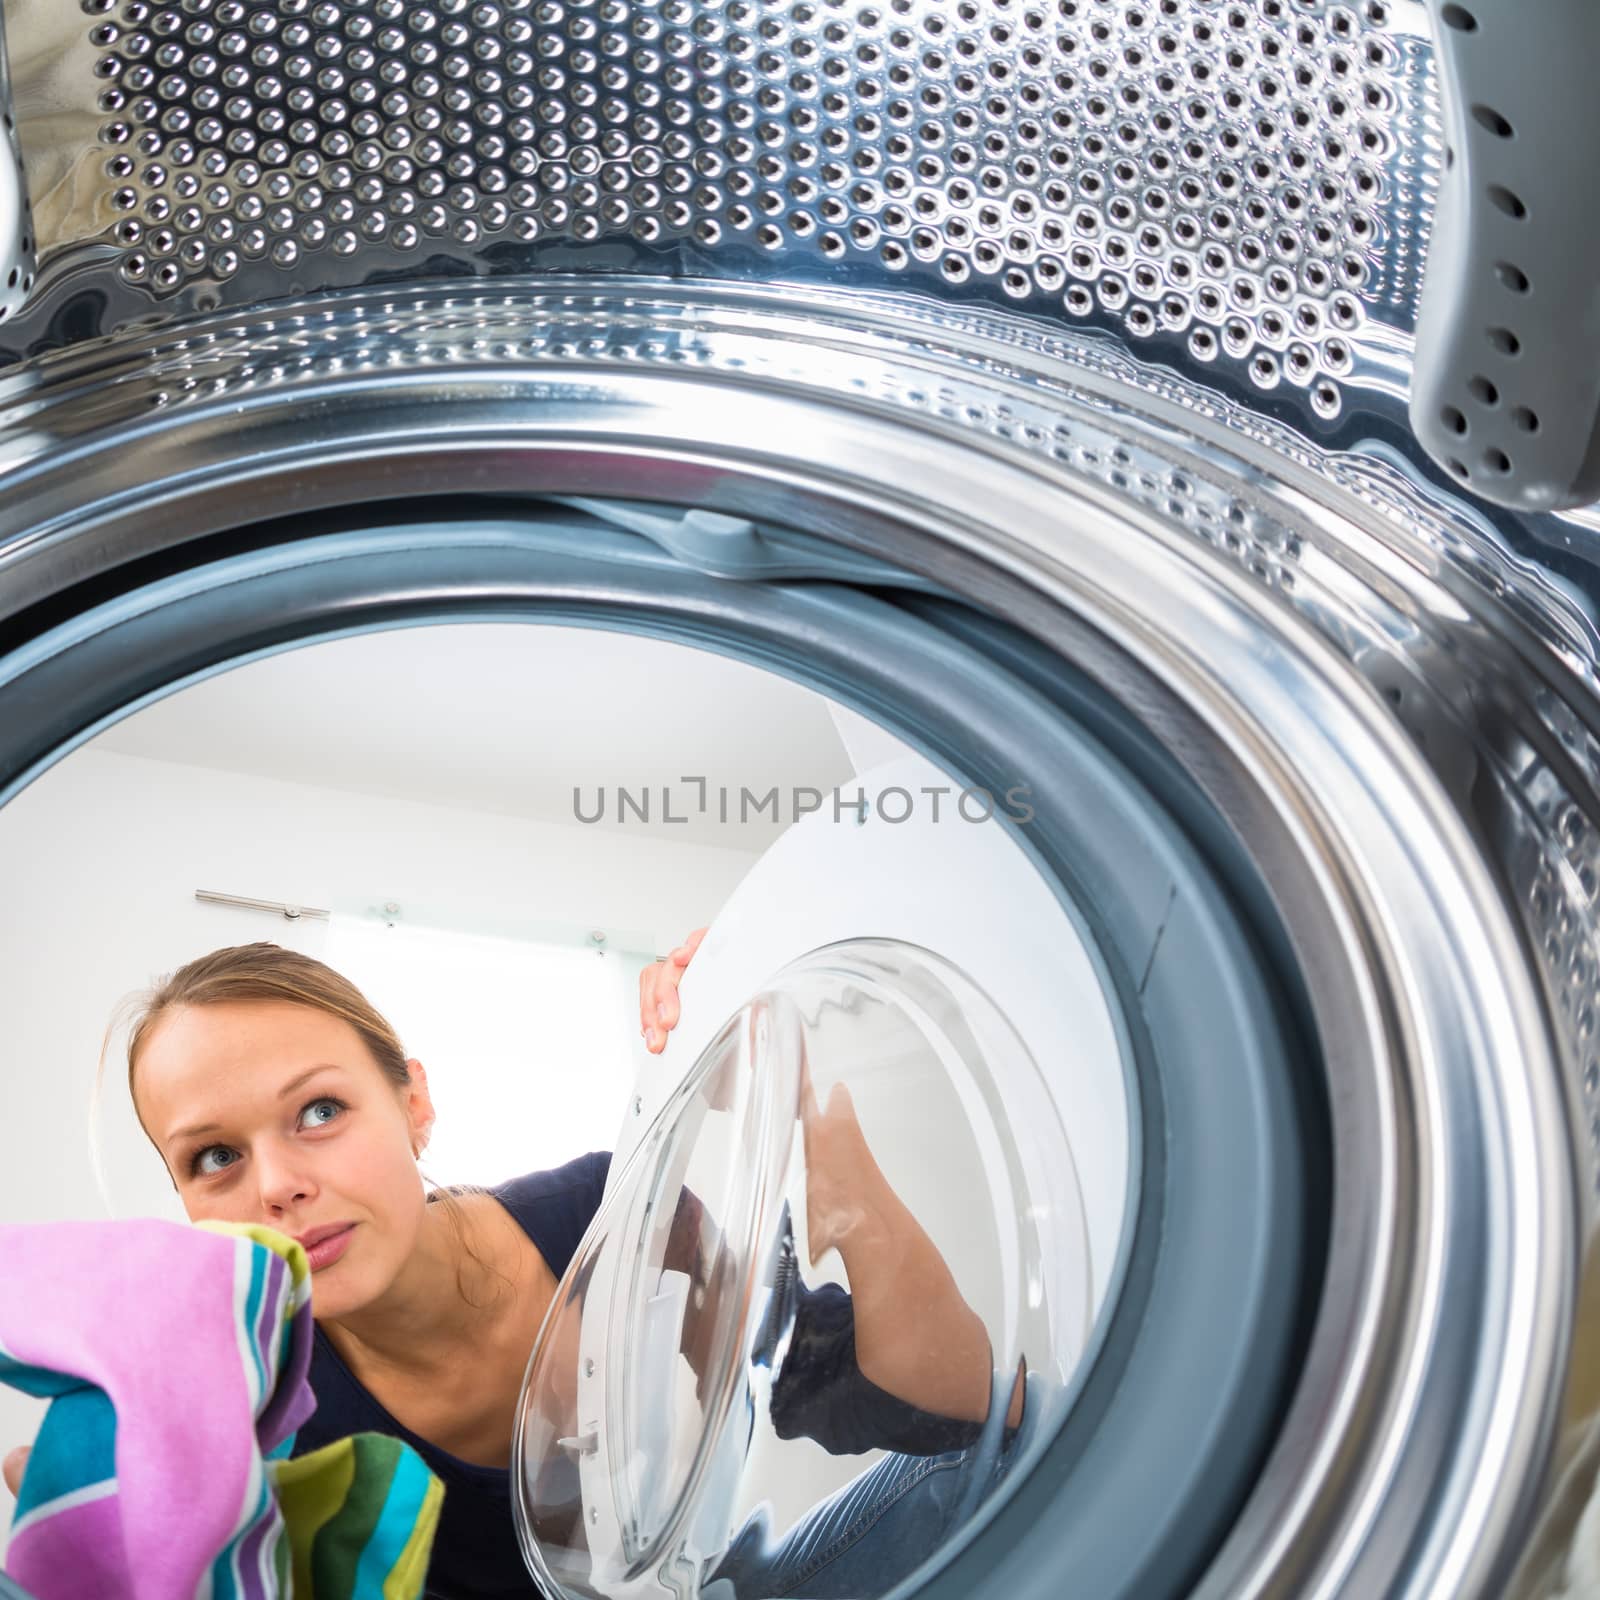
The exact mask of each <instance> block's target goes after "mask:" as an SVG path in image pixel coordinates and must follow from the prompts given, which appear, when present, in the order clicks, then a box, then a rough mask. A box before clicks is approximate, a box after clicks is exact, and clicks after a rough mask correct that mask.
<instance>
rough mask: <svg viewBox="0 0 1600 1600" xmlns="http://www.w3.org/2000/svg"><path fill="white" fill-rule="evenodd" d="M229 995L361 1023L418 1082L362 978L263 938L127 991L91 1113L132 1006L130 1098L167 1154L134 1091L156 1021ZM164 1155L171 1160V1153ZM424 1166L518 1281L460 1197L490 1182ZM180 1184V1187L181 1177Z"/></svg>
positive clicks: (452, 1209)
mask: <svg viewBox="0 0 1600 1600" xmlns="http://www.w3.org/2000/svg"><path fill="white" fill-rule="evenodd" d="M229 1000H285V1001H289V1002H290V1003H292V1004H294V1005H301V1006H309V1007H311V1008H312V1009H313V1010H316V1011H322V1012H326V1013H327V1014H328V1015H329V1016H332V1017H338V1018H339V1019H340V1020H341V1021H343V1022H347V1023H349V1024H350V1026H351V1027H352V1028H354V1029H355V1031H356V1033H357V1034H358V1035H359V1036H360V1038H361V1042H362V1043H363V1044H364V1045H365V1046H366V1048H367V1053H368V1054H369V1055H370V1056H371V1057H372V1060H373V1061H374V1063H376V1065H377V1068H378V1070H379V1072H381V1073H382V1074H383V1076H384V1077H385V1078H386V1079H387V1080H388V1082H389V1083H390V1084H392V1085H393V1086H394V1087H395V1088H396V1089H404V1088H407V1087H409V1085H410V1083H411V1069H410V1068H409V1067H408V1066H407V1065H406V1053H405V1051H404V1049H403V1048H402V1047H401V1044H400V1038H399V1035H398V1034H396V1032H395V1031H394V1029H393V1028H392V1027H391V1026H390V1025H389V1023H388V1021H387V1020H386V1019H385V1018H384V1017H383V1016H382V1015H381V1014H380V1013H379V1012H378V1010H377V1009H376V1007H374V1006H373V1004H372V1003H371V1001H369V1000H368V999H367V997H366V996H365V995H364V994H362V992H361V991H360V990H359V989H358V988H357V987H356V986H355V984H353V983H351V981H350V980H349V979H348V978H346V977H344V976H343V975H342V974H341V973H338V972H335V971H334V969H333V968H332V967H330V966H328V965H327V964H326V963H325V962H322V961H318V960H317V959H316V958H315V957H314V956H308V955H304V954H302V953H301V952H300V951H298V950H288V949H285V948H284V947H283V946H282V945H277V944H272V943H269V942H266V941H260V942H258V943H256V944H236V945H227V946H225V947H223V948H222V949H220V950H213V951H212V952H211V953H210V954H209V955H204V956H200V957H198V958H197V959H196V960H194V961H191V962H189V963H188V964H187V965H186V966H182V967H179V968H178V969H177V970H176V971H175V972H171V973H169V974H168V975H167V976H166V977H164V978H159V979H157V980H156V982H155V983H154V984H153V985H151V987H150V988H148V989H146V990H143V991H139V992H135V993H134V994H131V995H128V996H126V997H125V998H124V999H123V1000H122V1001H121V1002H120V1003H119V1005H118V1007H117V1010H116V1011H115V1012H114V1013H113V1015H112V1018H111V1021H110V1023H109V1024H107V1027H106V1032H105V1037H104V1039H103V1040H102V1041H101V1045H100V1060H99V1065H98V1066H97V1068H96V1070H95V1082H94V1096H93V1100H92V1101H91V1113H90V1115H91V1119H92V1118H93V1115H94V1112H93V1106H95V1105H97V1104H98V1102H99V1097H100V1087H101V1083H102V1081H103V1079H104V1076H105V1066H106V1052H107V1050H108V1049H109V1048H110V1045H111V1037H112V1034H113V1033H114V1032H115V1031H116V1028H117V1025H118V1022H119V1019H120V1014H121V1013H122V1012H124V1011H126V1010H127V1008H129V1007H130V1006H131V1007H132V1008H133V1020H132V1025H131V1028H130V1030H129V1034H128V1097H129V1099H130V1100H131V1101H132V1102H133V1112H134V1115H135V1116H136V1117H138V1118H139V1126H140V1127H141V1128H143V1129H144V1135H145V1137H146V1138H147V1139H149V1140H150V1143H151V1144H152V1145H154V1146H155V1148H156V1151H157V1154H160V1146H159V1145H156V1141H155V1138H154V1136H153V1135H152V1134H151V1132H150V1130H149V1128H148V1127H146V1126H145V1121H144V1117H143V1116H142V1115H141V1114H140V1111H139V1102H138V1099H137V1097H136V1096H135V1094H134V1072H135V1070H136V1069H137V1067H138V1064H139V1052H140V1050H141V1049H142V1048H143V1047H144V1045H145V1043H146V1042H147V1041H148V1039H149V1038H150V1036H151V1034H152V1032H153V1031H154V1029H155V1027H156V1024H157V1023H159V1022H160V1021H161V1020H162V1018H163V1017H165V1016H166V1015H167V1014H168V1013H169V1012H172V1011H176V1010H178V1009H179V1008H181V1007H184V1006H203V1005H217V1004H221V1003H223V1002H224V1001H229ZM162 1162H163V1165H165V1157H163V1158H162ZM417 1170H418V1172H419V1173H421V1174H422V1177H423V1179H424V1181H426V1182H428V1183H430V1184H431V1185H432V1187H431V1188H430V1191H429V1193H428V1200H430V1201H437V1202H438V1203H439V1205H440V1206H441V1207H442V1208H443V1209H444V1211H445V1213H446V1214H447V1216H448V1217H449V1219H450V1222H451V1225H452V1227H453V1228H454V1230H455V1235H456V1242H457V1244H458V1246H459V1247H460V1249H461V1252H462V1254H463V1255H465V1256H467V1257H470V1258H471V1259H472V1260H473V1261H475V1262H477V1263H478V1265H479V1266H480V1267H481V1268H483V1269H484V1271H485V1272H491V1273H493V1274H494V1275H495V1276H497V1277H499V1278H501V1279H502V1280H503V1281H504V1282H505V1283H506V1284H508V1285H511V1280H510V1279H509V1278H507V1277H506V1275H505V1274H504V1273H503V1272H500V1271H499V1270H498V1269H497V1268H495V1267H492V1266H491V1265H490V1263H489V1262H487V1261H485V1260H484V1259H483V1257H482V1256H480V1255H479V1254H478V1253H477V1252H476V1251H475V1250H473V1248H472V1246H471V1245H470V1244H469V1243H468V1240H467V1230H466V1225H465V1221H464V1216H463V1212H462V1208H461V1204H460V1202H459V1200H457V1198H456V1196H457V1195H458V1194H484V1193H487V1192H488V1190H487V1189H486V1188H485V1187H484V1186H483V1185H482V1184H464V1183H461V1184H452V1185H451V1186H450V1187H449V1188H447V1189H446V1188H440V1187H439V1186H438V1185H436V1184H432V1180H431V1179H429V1178H428V1175H427V1174H426V1173H425V1172H422V1167H421V1163H420V1162H419V1163H418V1168H417ZM167 1175H168V1177H169V1178H170V1177H171V1176H172V1173H171V1169H170V1168H168V1173H167ZM173 1187H174V1188H176V1187H177V1181H176V1180H175V1179H174V1180H173ZM462 1271H463V1268H462V1266H460V1265H458V1266H457V1268H456V1287H457V1288H458V1289H459V1290H460V1292H461V1297H462V1299H464V1300H466V1301H467V1303H468V1304H469V1305H477V1304H478V1302H476V1301H474V1300H473V1299H472V1298H471V1296H470V1295H468V1293H467V1290H466V1285H465V1283H464V1282H463V1281H462ZM511 1286H512V1287H515V1286H514V1285H511Z"/></svg>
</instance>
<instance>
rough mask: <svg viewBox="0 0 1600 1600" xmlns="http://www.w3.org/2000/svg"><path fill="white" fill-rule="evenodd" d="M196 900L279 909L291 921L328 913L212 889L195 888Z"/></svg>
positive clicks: (221, 904) (262, 908)
mask: <svg viewBox="0 0 1600 1600" xmlns="http://www.w3.org/2000/svg"><path fill="white" fill-rule="evenodd" d="M194 897H195V899H196V900H209V901H211V902H212V903H213V904H214V905H220V906H246V907H248V908H249V909H250V910H252V911H281V912H282V913H283V914H284V916H286V917H288V918H289V919H290V920H291V921H293V920H294V919H295V918H297V917H325V916H327V915H328V913H327V912H326V911H324V910H321V909H319V908H318V907H316V906H295V905H289V904H287V903H286V902H285V901H282V900H252V899H251V898H250V896H249V895H243V894H218V893H217V892H216V890H214V889H196V890H195V892H194Z"/></svg>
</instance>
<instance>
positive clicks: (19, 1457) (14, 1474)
mask: <svg viewBox="0 0 1600 1600" xmlns="http://www.w3.org/2000/svg"><path fill="white" fill-rule="evenodd" d="M32 1454H33V1446H32V1445H29V1444H19V1445H18V1446H17V1447H16V1449H15V1450H8V1451H7V1452H6V1459H5V1464H4V1466H3V1467H0V1476H4V1478H5V1480H6V1488H8V1489H9V1490H10V1491H11V1492H12V1494H14V1495H15V1494H21V1492H22V1475H23V1473H24V1472H26V1471H27V1470H28V1457H29V1456H30V1455H32Z"/></svg>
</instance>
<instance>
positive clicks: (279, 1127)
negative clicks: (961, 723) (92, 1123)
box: [133, 1000, 433, 1317]
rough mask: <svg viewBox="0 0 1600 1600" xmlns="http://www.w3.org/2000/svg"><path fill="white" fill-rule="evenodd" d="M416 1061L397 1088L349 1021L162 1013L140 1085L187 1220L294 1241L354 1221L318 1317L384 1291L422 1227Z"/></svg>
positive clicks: (322, 1274) (318, 1285) (423, 1084)
mask: <svg viewBox="0 0 1600 1600" xmlns="http://www.w3.org/2000/svg"><path fill="white" fill-rule="evenodd" d="M410 1066H411V1071H412V1085H411V1087H410V1088H409V1089H407V1090H403V1091H402V1090H400V1089H398V1088H397V1087H396V1086H395V1085H393V1084H391V1083H390V1082H389V1081H388V1079H386V1078H385V1077H384V1076H383V1074H382V1073H381V1072H380V1071H379V1069H378V1065H377V1063H376V1062H375V1061H374V1060H373V1059H372V1056H371V1055H370V1054H369V1052H368V1050H367V1048H366V1045H365V1044H364V1043H363V1042H362V1040H361V1036H360V1035H359V1034H358V1033H357V1032H356V1030H355V1029H354V1028H353V1027H351V1026H350V1024H349V1023H347V1022H345V1021H343V1020H342V1019H340V1018H338V1017H334V1016H330V1015H329V1014H328V1013H327V1012H324V1011H319V1010H317V1009H315V1008H314V1007H311V1006H301V1005H296V1004H294V1003H293V1002H292V1001H283V1000H230V1001H227V1002H223V1003H219V1004H214V1005H203V1006H186V1007H183V1008H181V1009H179V1010H176V1011H173V1012H171V1013H169V1014H168V1015H167V1016H166V1017H164V1018H163V1019H162V1020H161V1022H160V1023H158V1024H157V1026H156V1027H155V1028H154V1029H153V1030H152V1032H151V1034H150V1036H149V1037H148V1038H147V1039H146V1041H145V1044H144V1047H143V1049H142V1050H141V1051H140V1054H139V1060H138V1064H137V1066H136V1067H135V1070H134V1083H133V1087H134V1093H135V1096H136V1098H137V1102H138V1107H139V1112H140V1115H141V1116H142V1118H143V1120H144V1124H145V1126H146V1128H148V1129H149V1132H150V1135H151V1137H152V1138H153V1139H154V1140H155V1143H156V1146H157V1148H158V1149H159V1150H160V1151H161V1154H162V1157H163V1159H164V1160H165V1161H166V1163H167V1168H168V1170H169V1171H170V1172H171V1174H172V1178H173V1181H174V1183H176V1185H177V1187H178V1193H179V1195H180V1197H181V1198H182V1200H183V1206H184V1210H185V1211H187V1212H188V1214H189V1218H190V1220H191V1221H194V1222H198V1221H201V1220H204V1219H215V1220H219V1221H224V1222H259V1223H265V1224H266V1225H267V1226H268V1227H271V1228H276V1229H277V1230H278V1231H279V1232H280V1233H286V1234H289V1235H290V1236H291V1237H294V1238H299V1237H301V1236H302V1235H304V1234H307V1233H310V1232H311V1231H312V1230H313V1229H318V1228H326V1227H328V1226H330V1225H334V1224H340V1225H342V1224H346V1223H352V1224H354V1227H353V1228H352V1229H351V1231H350V1234H349V1237H348V1239H347V1240H346V1242H345V1247H344V1250H343V1253H342V1254H341V1255H340V1256H339V1257H338V1259H337V1260H334V1261H331V1262H329V1263H328V1264H327V1265H326V1266H323V1267H320V1268H317V1269H315V1274H314V1279H313V1303H314V1305H315V1307H316V1314H317V1316H318V1317H337V1316H340V1315H343V1314H347V1313H349V1312H351V1311H353V1310H356V1309H357V1308H359V1307H360V1306H363V1305H365V1304H367V1303H368V1302H369V1301H371V1300H373V1299H375V1298H377V1296H379V1295H380V1294H382V1293H383V1291H384V1290H385V1289H387V1288H388V1287H389V1285H390V1284H391V1283H392V1282H393V1281H394V1279H395V1277H396V1276H397V1274H398V1273H399V1271H400V1268H401V1266H402V1265H403V1264H404V1262H405V1261H406V1259H407V1258H408V1256H409V1255H410V1254H411V1251H412V1248H413V1246H414V1245H415V1243H416V1239H417V1235H418V1232H419V1230H420V1229H421V1227H422V1223H423V1216H424V1212H423V1207H424V1198H423V1187H422V1179H421V1175H420V1174H419V1173H418V1171H417V1163H416V1151H417V1149H418V1147H419V1146H420V1143H421V1141H422V1138H423V1136H424V1135H425V1133H426V1131H427V1128H428V1125H429V1123H431V1121H432V1119H433V1107H432V1105H431V1103H430V1102H429V1099H428V1090H427V1080H426V1077H425V1076H424V1074H423V1072H422V1069H421V1066H420V1064H419V1063H417V1062H415V1061H412V1062H411V1063H410Z"/></svg>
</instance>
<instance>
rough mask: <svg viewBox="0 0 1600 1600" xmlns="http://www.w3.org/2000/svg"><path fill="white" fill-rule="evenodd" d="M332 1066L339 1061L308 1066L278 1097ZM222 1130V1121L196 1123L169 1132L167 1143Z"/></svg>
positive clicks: (335, 1067) (283, 1095) (336, 1065)
mask: <svg viewBox="0 0 1600 1600" xmlns="http://www.w3.org/2000/svg"><path fill="white" fill-rule="evenodd" d="M330 1068H332V1069H333V1070H334V1071H338V1069H339V1063H338V1062H337V1061H319V1062H318V1063H317V1064H316V1065H315V1066H314V1067H307V1068H306V1070H305V1071H304V1072H302V1073H300V1074H299V1075H298V1076H297V1077H293V1078H291V1079H290V1080H289V1081H288V1082H287V1083H286V1084H284V1086H283V1087H282V1088H281V1089H280V1090H279V1091H278V1098H279V1099H280V1100H286V1099H288V1097H289V1096H290V1095H292V1094H293V1093H294V1092H295V1090H296V1089H298V1088H299V1087H300V1085H301V1084H302V1083H304V1082H305V1081H306V1079H307V1078H314V1077H316V1075H317V1074H318V1073H319V1072H326V1071H328V1070H329V1069H330ZM221 1130H222V1124H221V1123H220V1122H201V1123H196V1124H195V1126H194V1127H192V1128H179V1129H178V1130H177V1132H176V1133H169V1134H168V1135H167V1143H168V1144H173V1143H176V1142H177V1141H178V1140H179V1139H192V1138H194V1137H195V1135H196V1134H201V1133H220V1132H221Z"/></svg>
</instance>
